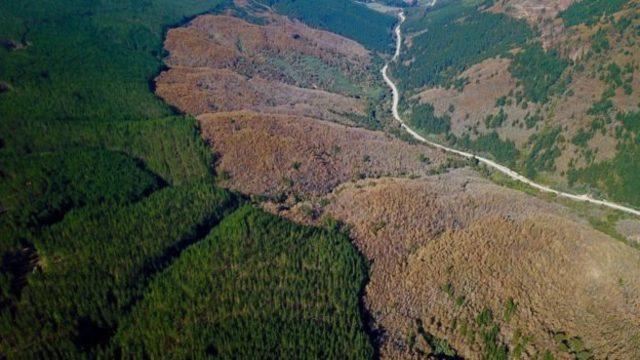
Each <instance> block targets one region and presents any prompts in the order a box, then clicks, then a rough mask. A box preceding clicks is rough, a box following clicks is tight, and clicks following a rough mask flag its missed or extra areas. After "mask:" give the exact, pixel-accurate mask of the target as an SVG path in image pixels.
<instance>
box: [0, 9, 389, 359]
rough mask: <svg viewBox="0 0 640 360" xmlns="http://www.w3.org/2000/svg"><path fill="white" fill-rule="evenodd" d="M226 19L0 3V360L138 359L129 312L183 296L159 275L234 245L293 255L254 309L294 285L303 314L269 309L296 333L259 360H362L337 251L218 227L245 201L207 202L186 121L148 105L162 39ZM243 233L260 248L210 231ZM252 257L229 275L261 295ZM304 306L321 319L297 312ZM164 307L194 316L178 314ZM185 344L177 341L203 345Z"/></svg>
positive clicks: (350, 256) (306, 238)
mask: <svg viewBox="0 0 640 360" xmlns="http://www.w3.org/2000/svg"><path fill="white" fill-rule="evenodd" d="M228 6H230V2H229V1H226V0H204V1H200V0H198V1H196V0H150V1H138V0H125V1H111V0H104V1H80V0H64V1H56V2H49V1H43V0H28V1H5V2H1V3H0V45H1V46H0V358H3V357H9V358H25V357H26V358H29V357H32V358H33V357H40V358H44V357H60V358H87V357H88V358H95V357H99V356H107V357H114V356H126V355H127V354H126V353H125V351H129V350H131V351H134V350H135V351H139V350H140V349H141V348H139V347H129V346H130V344H135V343H132V342H125V338H124V337H123V336H120V335H118V337H116V336H115V335H116V334H120V333H126V328H125V329H122V330H121V329H120V328H121V327H122V326H125V324H132V323H133V322H134V321H139V318H138V315H137V314H139V311H140V310H138V309H139V308H144V306H146V305H145V304H153V302H154V301H155V299H154V298H153V297H152V298H150V299H146V296H151V295H152V294H156V293H157V292H158V291H160V289H162V288H167V289H169V288H173V287H175V286H180V285H181V284H182V281H179V282H178V283H171V282H172V281H174V280H175V279H174V278H171V277H170V274H181V275H185V276H186V273H184V272H185V271H186V270H185V268H184V267H185V266H187V267H189V266H190V262H192V261H195V259H194V258H193V256H194V255H198V256H199V255H202V256H205V255H208V257H205V258H203V259H198V263H197V264H200V265H202V266H205V267H207V268H208V269H212V267H215V266H218V265H216V264H217V263H216V262H215V261H221V260H223V259H217V258H215V257H211V255H212V254H203V253H198V251H202V249H205V250H206V249H208V247H213V248H216V247H217V248H220V249H223V248H225V247H226V248H228V249H232V248H233V247H234V246H237V245H238V244H241V243H242V242H243V241H244V242H247V243H246V244H250V243H251V244H253V246H256V249H258V248H260V249H262V250H264V253H265V254H283V249H285V247H286V249H287V250H289V248H288V247H289V246H291V247H293V248H296V247H297V249H298V250H297V251H292V252H290V253H289V252H286V254H283V256H285V257H283V258H282V260H284V259H285V258H286V259H288V261H289V262H288V263H282V264H281V265H282V267H281V268H278V267H277V266H276V265H278V264H274V269H278V271H277V272H273V273H270V277H269V278H268V279H265V282H264V283H262V285H263V287H262V288H259V287H258V288H256V290H257V289H260V295H261V296H264V297H265V298H269V297H271V298H273V299H277V298H279V296H281V293H280V292H279V290H278V289H279V287H281V286H284V288H288V289H290V290H291V291H293V290H292V289H294V288H295V289H297V288H298V285H300V284H302V283H303V284H306V285H305V286H306V287H304V288H302V287H301V288H300V289H302V290H301V291H304V293H300V294H298V296H299V298H298V299H299V301H300V303H296V304H293V305H295V306H293V307H278V308H272V309H271V312H270V313H269V314H270V315H271V316H274V317H276V318H281V319H289V320H287V321H294V320H295V324H296V327H295V331H294V330H292V331H291V332H284V331H277V332H272V333H270V335H269V336H271V338H272V339H275V340H274V341H275V342H274V343H273V344H272V345H273V346H272V347H271V348H270V349H269V350H270V351H277V350H278V346H281V347H282V351H283V352H291V351H292V350H291V349H292V348H291V344H299V342H300V341H301V340H302V339H307V337H308V336H312V335H318V336H319V337H317V338H315V342H314V343H313V344H311V343H310V345H309V348H306V349H302V350H301V351H305V352H306V353H309V354H311V353H314V351H315V353H318V354H325V353H326V354H331V355H336V356H338V355H345V356H346V355H349V356H352V357H353V356H368V355H370V354H371V349H370V344H369V340H368V338H367V335H366V333H365V332H364V331H363V328H362V325H361V320H360V314H359V313H358V311H359V308H358V293H359V291H360V289H361V286H362V282H363V276H364V273H363V269H362V263H361V260H360V258H359V255H358V254H357V252H356V251H355V250H354V249H353V248H352V247H351V245H350V244H349V242H348V239H347V238H346V237H345V236H344V235H341V234H339V233H338V232H337V231H323V230H314V229H307V228H300V227H295V226H294V225H292V224H290V223H288V222H286V221H284V220H279V219H277V218H275V217H272V216H267V215H264V214H262V213H260V212H259V211H257V210H253V209H251V208H247V207H245V208H243V210H240V211H239V213H237V214H234V215H232V216H231V217H230V219H229V220H223V219H224V218H225V217H226V216H228V215H229V214H232V213H234V211H235V209H236V208H237V207H238V205H239V204H241V203H244V202H246V200H245V199H244V197H243V196H242V195H239V194H234V193H231V192H229V191H226V190H222V189H218V188H216V186H215V181H214V179H215V174H214V172H213V163H214V158H213V156H212V154H211V151H210V149H209V148H208V146H206V144H204V142H203V141H202V139H201V137H200V133H199V129H198V126H197V123H196V121H195V120H194V119H193V118H190V117H186V116H182V115H180V114H178V113H177V112H176V111H175V110H174V109H172V108H171V107H169V106H168V105H167V104H165V103H163V102H162V101H161V100H160V99H158V98H157V97H156V96H155V94H154V93H153V90H154V89H153V78H154V77H155V76H156V75H157V74H158V73H159V71H160V70H161V68H162V59H163V58H164V57H165V56H166V54H165V53H164V51H163V49H162V42H163V39H164V36H165V33H166V31H167V29H169V28H170V27H173V26H178V25H180V24H183V23H186V22H187V21H189V20H190V19H191V18H193V17H194V16H196V15H198V14H202V13H207V12H219V11H221V10H223V9H224V8H226V7H228ZM303 20H304V19H303ZM385 21H386V23H384V24H386V25H383V26H382V27H381V28H380V30H381V31H382V30H384V32H385V34H383V35H380V33H378V35H377V36H378V39H377V40H376V41H378V43H377V44H378V46H380V48H383V46H382V42H381V39H382V37H383V36H386V31H387V29H386V28H385V27H390V26H391V25H390V24H392V22H393V19H392V18H390V19H387V20H385ZM319 26H320V25H319ZM386 41H388V39H387V40H386ZM371 44H375V41H372V42H371ZM250 219H255V220H256V221H260V226H264V227H265V228H269V229H270V230H269V232H268V233H264V234H263V235H261V236H257V235H256V236H255V237H253V236H250V234H246V233H236V234H237V237H235V238H227V237H226V235H228V233H226V232H224V231H227V230H229V228H228V227H227V228H226V229H227V230H217V228H216V226H217V225H218V223H219V222H220V221H223V222H224V223H225V224H231V225H227V226H232V227H233V226H241V225H240V224H243V223H244V221H245V220H246V221H249V220H250ZM269 224H272V225H269ZM212 229H214V232H213V233H212V235H211V236H209V237H207V234H209V232H210V231H211V230H212ZM251 229H252V230H251V231H258V229H257V228H254V227H253V226H252V227H251ZM265 231H266V230H265ZM216 234H218V235H216ZM221 235H225V236H221ZM204 239H206V242H204V243H202V244H200V243H201V242H203V241H204ZM274 239H280V240H279V242H272V241H273V240H274ZM231 240H233V241H234V243H227V242H226V241H231ZM218 242H220V243H218ZM257 242H261V243H257ZM191 246H194V248H193V249H192V248H191ZM237 250H243V249H240V248H236V251H237ZM303 250H304V251H303ZM185 251H186V252H185ZM183 253H184V254H185V256H187V257H186V258H184V259H183V258H182V255H183ZM249 255H250V254H247V256H246V257H240V258H237V259H235V263H234V264H235V265H234V266H237V267H238V269H245V266H247V267H246V270H247V271H248V273H247V274H249V273H250V272H251V271H254V270H255V271H256V273H255V275H253V276H254V279H255V280H256V281H258V280H260V279H261V278H262V276H263V275H261V274H262V273H261V272H260V269H261V268H260V267H256V268H253V267H251V266H254V265H256V266H257V265H259V264H257V263H255V262H254V263H247V264H244V263H243V261H247V262H250V261H259V259H253V260H252V259H251V257H250V256H249ZM207 260H210V262H207ZM265 260H266V259H265ZM270 260H273V259H270ZM203 261H204V262H205V263H203ZM174 263H175V264H176V266H177V268H176V269H173V265H174ZM195 264H196V263H194V266H195ZM218 264H220V263H218ZM287 264H289V265H287ZM285 265H287V266H285ZM300 266H302V267H305V268H306V267H307V266H310V268H309V271H308V272H305V273H304V275H300V274H299V273H298V270H300V269H299V267H300ZM327 266H331V267H327ZM194 270H195V269H194ZM312 270H313V271H312ZM294 271H295V272H294ZM192 275H194V276H205V277H207V276H209V275H211V274H210V273H198V274H192ZM218 275H219V278H218V279H217V280H216V279H210V281H213V282H212V284H214V283H215V281H218V282H219V283H220V284H226V285H227V286H230V288H228V289H227V290H228V291H234V289H235V290H236V291H237V292H238V294H241V293H242V292H243V291H247V290H248V289H246V288H243V287H239V286H238V287H237V288H234V284H233V283H229V282H226V280H225V279H226V278H227V277H228V276H231V275H233V276H241V275H242V272H241V271H240V272H234V273H232V272H229V273H226V272H221V273H219V274H218ZM151 284H153V285H151ZM240 284H243V286H244V285H246V284H244V283H239V284H238V285H240ZM257 284H260V283H259V282H257V283H256V285H257ZM316 285H317V286H316ZM194 286H195V284H194ZM201 290H202V289H201ZM202 291H204V292H201V293H200V296H201V298H200V300H202V301H205V302H207V303H208V304H209V305H211V306H213V307H211V308H208V311H210V314H219V313H223V312H225V311H226V308H224V307H223V306H224V304H222V303H217V302H216V299H217V298H216V297H215V296H217V295H219V294H217V293H216V291H215V288H211V289H209V288H207V289H204V290H202ZM208 295H211V298H210V299H209V298H208ZM256 299H257V300H259V298H257V297H256V298H254V299H253V301H255V300H256ZM247 300H251V299H250V298H247ZM314 303H315V304H316V305H317V306H318V311H315V310H311V309H310V310H309V311H306V310H305V309H301V308H299V307H298V306H300V305H305V304H314ZM253 304H254V305H252V306H254V308H255V307H256V305H255V302H254V303H253ZM172 305H173V306H176V307H180V306H183V307H185V309H190V310H193V309H191V308H190V307H189V306H190V305H191V304H190V303H188V304H187V303H184V304H180V303H173V304H172ZM216 306H219V307H216ZM303 310H304V311H303ZM172 315H173V316H176V315H178V314H172ZM186 315H187V314H185V319H187V318H186ZM191 315H193V313H192V314H191ZM196 315H198V316H199V315H202V316H203V317H205V318H206V316H208V315H207V314H204V313H202V314H201V313H198V314H196ZM228 315H229V316H228V317H227V319H226V321H227V322H226V325H227V326H230V325H234V324H238V323H244V320H243V317H242V316H241V314H240V313H229V314H228ZM315 315H321V316H323V319H324V321H327V324H328V326H326V327H324V328H322V327H318V328H316V326H315V325H316V323H315V321H316V320H315V319H313V318H310V316H315ZM236 316H237V318H236ZM255 316H256V318H255V319H259V318H261V317H264V316H266V313H265V314H263V313H260V312H259V311H256V314H255ZM302 319H306V320H305V321H300V320H302ZM283 321H284V320H283ZM252 324H253V325H256V326H258V325H259V324H258V323H255V322H254V323H252ZM253 325H250V324H249V325H247V327H246V328H245V329H247V330H248V329H252V330H253V331H255V332H256V336H257V335H259V334H260V332H261V331H267V330H269V331H275V330H279V329H280V328H279V327H281V326H282V323H276V322H274V323H273V324H267V325H265V326H266V327H262V328H261V327H255V328H253ZM167 329H168V330H169V328H167ZM208 330H209V331H210V332H211V334H210V335H211V336H214V338H215V339H218V341H224V342H228V343H229V344H230V346H236V347H242V348H246V349H257V348H258V347H259V346H261V344H260V343H259V342H258V341H260V340H261V339H260V338H259V337H254V338H246V337H243V336H244V335H243V333H240V332H235V333H233V332H224V333H223V332H222V331H223V330H224V329H223V328H219V327H217V326H213V327H210V328H208ZM225 331H226V330H225ZM138 335H140V334H138ZM157 335H158V334H157V333H155V332H153V333H149V336H150V337H153V336H157ZM194 335H195V334H194ZM347 335H348V336H347ZM186 336H190V334H189V335H185V338H183V339H181V340H180V341H183V342H184V343H188V342H193V343H195V342H198V341H201V340H202V339H201V338H199V337H194V338H192V339H191V338H187V337H186ZM338 339H339V340H338ZM345 341H351V342H353V341H356V342H357V347H356V346H354V347H353V348H352V347H348V348H347V347H346V345H345V344H347V343H346V342H345ZM349 344H350V345H351V343H349ZM121 345H122V346H126V347H124V348H123V347H121ZM220 349H223V348H222V347H221V348H220ZM156 350H159V348H153V347H151V346H150V347H148V348H144V349H143V350H142V351H145V352H149V353H151V352H152V351H156ZM175 350H176V351H178V350H180V351H182V352H181V353H176V355H175V356H176V357H178V356H179V355H180V354H189V353H191V354H196V353H198V354H200V353H199V352H197V351H199V349H195V348H193V349H189V348H181V349H178V348H177V347H176V348H175ZM352 351H353V352H352ZM163 355H166V354H163Z"/></svg>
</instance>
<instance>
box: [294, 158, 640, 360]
mask: <svg viewBox="0 0 640 360" xmlns="http://www.w3.org/2000/svg"><path fill="white" fill-rule="evenodd" d="M324 202H325V203H326V204H327V205H326V206H325V207H324V209H323V211H324V214H325V216H326V217H331V218H335V219H338V220H339V221H342V222H344V223H346V224H349V225H350V226H351V229H352V230H351V232H352V236H353V237H354V239H355V242H356V244H357V246H358V247H359V248H360V250H361V251H362V252H363V254H364V255H365V256H366V257H367V258H368V259H369V260H370V261H371V263H372V265H371V279H370V283H369V284H368V286H367V289H366V298H365V303H366V305H367V307H368V309H369V311H370V313H371V314H372V315H373V317H374V318H375V320H376V322H377V323H376V324H377V326H378V327H379V328H380V329H382V330H383V331H384V332H386V336H385V337H383V340H384V341H383V343H382V346H381V352H382V355H383V357H391V358H394V357H399V358H406V357H412V356H416V355H417V354H419V352H420V351H424V350H425V349H428V347H425V346H424V344H422V345H420V341H417V340H416V336H417V338H418V340H420V338H421V335H420V334H419V333H420V331H425V332H426V333H427V334H429V335H430V336H434V337H435V338H438V339H444V340H446V342H447V343H448V344H449V345H450V346H451V347H452V348H453V349H455V350H456V351H457V352H458V355H462V356H464V357H466V358H471V359H476V358H482V357H483V354H485V355H486V354H487V351H491V350H490V349H489V347H490V345H489V344H488V343H487V342H486V341H485V340H484V337H483V335H488V334H490V330H491V329H493V326H494V325H495V326H497V329H498V333H497V336H496V337H495V342H492V343H493V344H494V345H496V346H498V345H505V346H507V349H508V351H509V353H510V354H511V355H514V354H516V353H521V354H522V356H525V357H527V358H530V357H535V356H538V357H542V356H543V355H544V354H545V352H546V351H550V352H551V353H553V354H555V355H556V358H565V357H568V356H569V354H568V353H567V352H563V350H561V349H562V346H563V345H562V343H563V342H566V343H571V346H574V347H576V349H577V348H579V349H578V350H576V349H573V350H575V351H576V352H580V351H582V352H584V353H585V354H586V353H591V354H593V355H594V356H596V357H597V358H605V357H611V358H616V357H627V356H629V355H630V354H635V356H638V355H640V347H639V345H640V343H639V340H640V339H638V338H637V329H638V328H639V327H640V308H639V307H638V298H639V297H640V270H639V269H638V267H637V264H638V261H640V253H638V252H637V251H636V250H635V249H633V248H630V247H628V246H627V245H624V244H623V243H621V242H619V241H616V240H614V239H612V238H610V237H608V236H606V235H604V234H602V233H599V232H597V231H595V230H593V229H592V228H591V227H590V226H589V225H588V224H586V223H585V222H584V221H583V220H580V219H578V218H576V217H575V216H573V215H570V214H569V213H568V211H567V210H566V209H564V208H562V207H560V206H557V205H552V204H549V203H545V202H544V201H541V200H539V199H535V198H532V197H530V196H528V195H525V194H523V193H520V192H517V191H514V190H509V189H505V188H502V187H499V186H496V185H493V184H491V183H488V182H487V181H485V180H482V179H479V178H477V177H476V175H474V174H473V173H472V172H469V171H468V170H458V171H455V172H452V173H449V174H446V175H439V176H434V177H428V178H422V179H413V180H412V179H379V180H374V181H371V180H366V181H362V182H358V183H356V184H347V185H345V186H342V187H340V188H338V189H337V190H336V191H334V193H332V194H331V195H330V196H329V197H327V199H326V200H325V201H324ZM290 216H291V217H293V218H295V217H296V216H299V215H294V214H291V215H290ZM487 309H488V310H487ZM420 329H422V330H420ZM431 350H433V349H431ZM632 357H633V355H632Z"/></svg>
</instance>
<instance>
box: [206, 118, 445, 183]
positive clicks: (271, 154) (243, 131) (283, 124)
mask: <svg viewBox="0 0 640 360" xmlns="http://www.w3.org/2000/svg"><path fill="white" fill-rule="evenodd" d="M198 119H199V121H200V125H201V128H202V134H203V136H204V138H205V139H206V140H207V141H208V142H209V143H210V144H211V146H212V148H213V150H214V151H215V152H216V153H217V154H218V155H219V161H218V164H217V171H218V172H219V173H221V174H225V175H224V176H223V177H222V180H224V181H223V182H222V184H223V185H225V186H228V187H231V188H233V189H236V190H239V191H241V192H243V193H247V194H256V195H269V196H280V195H301V196H317V195H323V194H326V193H328V192H330V191H331V190H332V189H333V188H334V187H336V186H337V185H339V184H341V183H343V182H346V181H350V180H354V179H361V178H365V177H379V176H385V175H388V176H399V175H407V176H409V175H418V176H419V175H425V174H427V173H429V172H430V171H434V169H435V168H436V167H437V166H439V165H440V164H441V163H442V162H443V161H444V155H443V154H441V153H440V152H436V151H433V150H432V149H430V148H427V147H425V146H422V145H409V144H407V143H405V142H402V141H400V140H397V139H393V138H391V137H389V136H388V135H386V134H384V133H382V132H375V131H370V130H365V129H359V128H351V127H346V126H343V125H338V124H335V123H331V122H324V121H320V120H315V119H310V118H305V117H296V116H287V115H264V114H258V113H254V112H249V111H242V112H230V113H216V114H205V115H201V116H200V117H199V118H198Z"/></svg>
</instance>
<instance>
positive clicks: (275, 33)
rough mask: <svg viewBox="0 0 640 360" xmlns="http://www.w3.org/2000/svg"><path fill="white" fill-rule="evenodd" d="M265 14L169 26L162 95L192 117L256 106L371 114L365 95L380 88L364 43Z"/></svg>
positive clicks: (329, 115)
mask: <svg viewBox="0 0 640 360" xmlns="http://www.w3.org/2000/svg"><path fill="white" fill-rule="evenodd" d="M260 16H262V17H263V20H264V22H265V23H266V24H264V25H258V24H252V23H249V22H247V21H245V20H242V19H239V18H236V17H232V16H227V15H203V16H200V17H198V18H196V19H195V20H193V21H192V22H191V23H189V24H188V25H187V26H185V27H181V28H176V29H172V30H170V31H169V33H168V35H167V39H166V41H165V49H166V50H167V51H168V52H169V54H170V55H169V56H168V58H167V59H166V61H165V62H166V64H167V66H168V67H169V69H168V70H167V71H165V72H163V73H162V74H161V75H160V76H159V77H158V78H157V79H156V85H157V93H158V95H159V96H160V97H162V98H163V99H164V100H166V101H167V102H169V103H170V104H172V105H174V106H176V107H178V108H179V109H181V110H183V111H185V112H187V113H189V114H192V115H199V114H203V113H207V112H216V111H235V110H240V109H247V110H248V109H251V110H255V111H259V112H266V113H275V114H290V115H300V116H311V117H316V118H321V119H324V120H331V121H339V122H343V123H348V124H353V121H352V120H351V118H350V117H349V116H347V115H346V114H357V115H360V116H364V115H366V110H367V106H368V104H367V101H366V100H365V99H364V98H365V95H366V93H367V92H369V91H371V89H372V88H373V87H375V86H374V85H373V82H374V76H373V73H374V72H372V71H371V70H370V67H371V66H372V59H371V56H370V54H369V52H368V51H367V50H366V49H365V48H364V47H362V46H361V45H360V44H358V43H356V42H354V41H352V40H349V39H346V38H344V37H341V36H338V35H335V34H332V33H329V32H326V31H321V30H315V29H311V28H309V27H308V26H306V25H304V24H302V23H300V22H297V21H291V20H289V19H287V18H285V17H282V16H279V15H276V14H273V13H269V12H266V13H262V14H260Z"/></svg>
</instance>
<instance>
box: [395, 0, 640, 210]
mask: <svg viewBox="0 0 640 360" xmlns="http://www.w3.org/2000/svg"><path fill="white" fill-rule="evenodd" d="M433 3H434V4H435V1H434V2H433ZM398 17H399V19H400V22H399V23H398V25H397V26H396V28H395V34H396V51H395V54H394V55H393V58H392V59H391V62H395V61H398V59H399V58H400V51H401V49H402V24H403V23H404V21H405V20H406V17H405V16H404V13H403V12H402V11H401V12H400V13H399V14H398ZM382 76H383V77H384V81H385V82H386V83H387V85H389V87H390V88H391V91H392V92H393V103H392V108H391V110H392V113H393V117H394V118H395V119H396V120H397V121H398V122H400V124H401V126H402V128H404V129H405V130H406V131H407V132H408V133H409V134H411V136H413V137H414V138H415V139H416V140H418V141H420V142H423V143H425V144H427V145H429V146H431V147H434V148H437V149H441V150H444V151H446V152H448V153H452V154H456V155H459V156H462V157H465V158H469V159H471V158H475V159H477V160H478V162H480V163H482V164H485V165H486V166H488V167H490V168H493V169H495V170H497V171H499V172H501V173H503V174H505V175H507V176H508V177H510V178H511V179H513V180H517V181H520V182H522V183H525V184H527V185H529V186H531V187H533V188H535V189H538V190H539V191H541V192H544V193H550V194H555V195H557V196H559V197H564V198H568V199H571V200H576V201H581V202H587V203H591V204H595V205H601V206H606V207H608V208H612V209H616V210H620V211H623V212H626V213H628V214H633V215H636V216H640V210H636V209H632V208H630V207H626V206H623V205H620V204H616V203H613V202H610V201H605V200H598V199H594V198H592V197H591V196H589V195H587V194H585V195H575V194H570V193H566V192H562V191H558V190H555V189H552V188H550V187H548V186H545V185H542V184H538V183H536V182H534V181H532V180H529V179H528V178H526V177H524V176H523V175H520V174H518V173H517V172H515V171H513V170H511V169H509V168H508V167H506V166H503V165H500V164H498V163H496V162H495V161H492V160H489V159H486V158H483V157H481V156H478V155H475V154H472V153H468V152H465V151H460V150H456V149H452V148H449V147H446V146H444V145H441V144H438V143H435V142H433V141H429V140H427V139H425V138H424V137H422V136H420V134H418V133H417V132H415V131H414V130H413V129H411V128H410V127H409V126H407V124H406V123H405V122H404V121H403V120H402V118H401V117H400V113H399V112H398V104H399V103H400V92H399V91H398V87H397V86H396V84H395V83H394V82H393V80H391V78H390V77H389V63H387V64H385V66H384V67H383V68H382Z"/></svg>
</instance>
